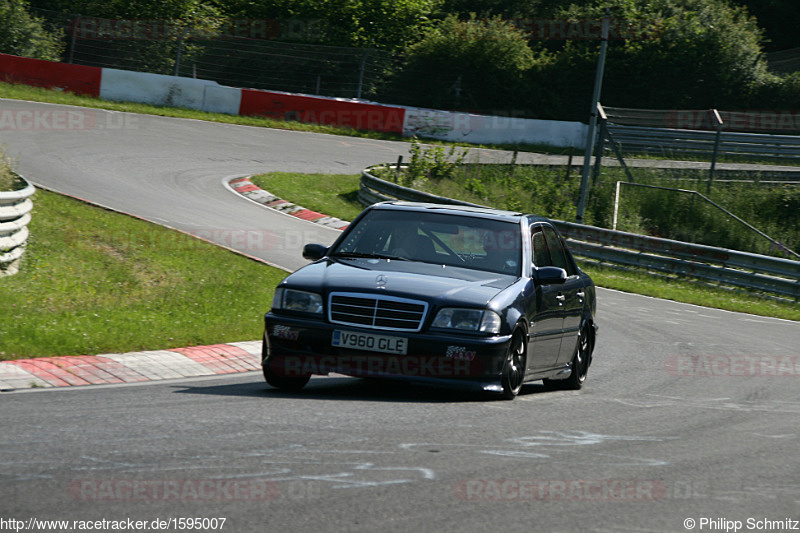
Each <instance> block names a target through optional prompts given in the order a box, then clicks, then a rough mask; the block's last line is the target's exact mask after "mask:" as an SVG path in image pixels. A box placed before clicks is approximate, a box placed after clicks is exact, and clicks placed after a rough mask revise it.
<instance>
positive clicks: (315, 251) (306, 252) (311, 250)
mask: <svg viewBox="0 0 800 533" xmlns="http://www.w3.org/2000/svg"><path fill="white" fill-rule="evenodd" d="M327 253H328V247H327V246H322V245H321V244H306V245H305V246H303V258H305V259H308V260H309V261H316V260H317V259H322V258H323V257H325V255H326V254H327Z"/></svg>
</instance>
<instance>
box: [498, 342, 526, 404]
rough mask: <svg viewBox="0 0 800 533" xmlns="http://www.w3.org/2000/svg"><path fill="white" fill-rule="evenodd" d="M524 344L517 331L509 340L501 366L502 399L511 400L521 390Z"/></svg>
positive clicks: (523, 369)
mask: <svg viewBox="0 0 800 533" xmlns="http://www.w3.org/2000/svg"><path fill="white" fill-rule="evenodd" d="M525 362H526V353H525V342H524V339H523V335H522V332H520V331H519V330H517V331H516V332H514V335H513V337H512V338H511V345H510V346H509V347H508V353H507V354H506V360H505V363H504V364H503V374H502V377H501V382H502V384H503V399H504V400H513V399H514V398H516V397H517V394H519V391H520V390H521V389H522V383H523V382H524V381H525Z"/></svg>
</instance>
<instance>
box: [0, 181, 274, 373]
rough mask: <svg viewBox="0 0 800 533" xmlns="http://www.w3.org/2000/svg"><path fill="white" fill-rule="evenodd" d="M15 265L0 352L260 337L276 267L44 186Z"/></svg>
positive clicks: (7, 284)
mask: <svg viewBox="0 0 800 533" xmlns="http://www.w3.org/2000/svg"><path fill="white" fill-rule="evenodd" d="M30 231H31V236H30V238H29V243H28V248H27V250H26V251H25V255H24V256H23V258H22V263H21V266H20V271H19V273H17V274H16V275H14V276H10V277H6V278H0V301H2V305H0V360H2V359H17V358H23V357H39V356H56V355H77V354H88V355H95V354H101V353H112V352H126V351H135V350H155V349H165V348H173V347H179V346H191V345H206V344H216V343H224V342H235V341H243V340H255V339H259V338H260V337H261V333H262V329H263V321H262V317H263V314H264V312H266V311H267V310H268V309H269V307H270V303H271V300H272V293H273V289H274V287H275V286H276V285H277V283H278V282H279V281H280V280H281V279H282V278H283V277H284V276H285V275H286V273H285V272H283V271H281V270H278V269H275V268H272V267H269V266H267V265H264V264H262V263H259V262H257V261H254V260H251V259H248V258H246V257H243V256H240V255H237V254H235V253H233V252H230V251H227V250H225V249H222V248H219V247H217V246H214V245H212V244H209V243H206V242H204V241H201V240H199V239H195V238H194V237H191V236H189V235H186V234H183V233H180V232H177V231H173V230H170V229H166V228H163V227H161V226H158V225H155V224H151V223H149V222H145V221H142V220H139V219H136V218H132V217H129V216H126V215H122V214H118V213H114V212H110V211H106V210H104V209H101V208H98V207H94V206H91V205H88V204H85V203H83V202H81V201H78V200H75V199H72V198H68V197H64V196H60V195H57V194H54V193H49V192H46V191H41V190H40V191H38V192H37V193H36V194H35V196H34V213H33V219H32V221H31V224H30Z"/></svg>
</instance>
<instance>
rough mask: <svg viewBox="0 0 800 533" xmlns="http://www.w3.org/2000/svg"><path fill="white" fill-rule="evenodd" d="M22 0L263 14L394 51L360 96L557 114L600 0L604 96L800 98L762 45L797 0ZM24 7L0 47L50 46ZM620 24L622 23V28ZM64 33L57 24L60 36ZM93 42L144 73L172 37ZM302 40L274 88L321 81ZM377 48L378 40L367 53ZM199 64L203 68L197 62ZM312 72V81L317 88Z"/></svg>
mask: <svg viewBox="0 0 800 533" xmlns="http://www.w3.org/2000/svg"><path fill="white" fill-rule="evenodd" d="M30 2H31V6H32V7H33V8H36V9H42V10H48V11H46V12H47V13H54V12H56V13H61V14H65V16H66V14H75V13H80V14H82V15H87V16H94V17H106V18H111V19H121V18H124V19H138V20H142V19H169V20H174V21H177V23H178V24H179V25H180V27H182V28H183V27H197V26H200V27H206V28H215V27H222V26H224V25H225V24H229V23H231V21H247V20H261V21H263V20H265V19H267V20H274V21H276V24H278V25H279V26H280V27H281V29H280V31H278V32H277V33H276V34H275V36H274V40H275V41H286V42H292V43H301V44H315V45H320V44H322V45H328V46H339V47H355V48H362V49H379V50H381V51H382V52H384V53H391V54H393V56H394V58H395V61H394V63H391V62H389V61H385V60H381V61H379V62H378V63H376V66H374V67H372V68H373V69H378V70H377V71H376V72H377V74H376V76H377V79H379V80H382V83H377V82H370V84H369V86H368V87H365V88H364V91H365V92H364V93H363V94H362V93H359V94H360V95H362V96H366V97H369V98H372V99H376V100H380V101H385V102H391V103H397V104H406V105H417V106H424V107H435V108H445V109H460V110H468V111H479V112H491V113H494V114H512V115H514V116H524V117H534V118H547V119H562V120H563V119H568V120H586V118H587V116H588V103H589V99H590V98H589V97H590V92H591V88H592V82H593V79H594V72H595V64H596V60H597V53H598V48H599V45H598V40H597V39H596V38H595V36H592V35H584V34H582V33H581V32H582V31H583V29H585V28H586V27H588V26H589V25H592V24H594V25H595V26H597V21H598V20H599V19H600V18H601V17H602V16H603V11H604V8H606V7H610V8H611V17H612V19H613V20H614V29H615V32H616V33H614V35H612V39H611V40H610V42H609V47H608V54H609V55H608V61H607V63H606V65H607V66H606V74H605V79H604V86H603V93H602V98H601V100H602V102H603V103H605V104H606V105H612V106H619V107H640V108H660V109H680V108H684V109H686V108H689V109H705V108H709V107H717V108H720V109H744V108H757V109H775V108H787V109H794V108H796V107H797V104H796V102H797V101H800V78H799V77H798V76H800V74H794V75H787V76H782V77H781V76H778V75H775V74H772V73H770V72H769V71H768V70H767V65H766V62H765V59H764V52H765V50H777V49H780V48H781V47H792V46H800V36H799V35H798V33H797V32H796V28H795V26H796V21H797V19H798V17H800V2H797V1H796V0H263V1H259V2H254V1H252V0H159V1H156V0H136V1H128V0H110V1H106V0H102V1H101V0H30ZM26 6H27V4H26V3H25V1H24V0H0V23H1V24H0V52H7V53H15V54H20V55H30V56H35V57H51V58H52V57H53V56H56V55H57V54H58V46H59V44H58V42H57V41H58V37H57V36H56V35H54V34H53V33H52V32H49V31H48V30H47V29H46V28H45V27H43V26H42V25H41V23H40V22H39V20H38V18H36V17H31V16H30V15H28V14H27V13H28V12H27V10H26ZM36 13H39V11H36ZM287 21H293V22H294V23H296V25H297V26H298V27H300V28H302V31H284V30H285V28H288V27H290V26H291V23H289V22H287ZM548 21H551V22H553V23H554V24H556V25H558V24H561V25H566V26H568V27H573V26H574V27H575V28H578V30H579V31H578V32H577V33H578V38H577V39H575V38H574V37H575V35H573V34H574V33H575V32H572V33H571V34H570V35H569V36H565V35H564V33H563V32H561V33H559V32H555V33H553V32H550V33H548V32H541V31H538V32H537V31H535V30H532V28H535V27H536V25H537V24H545V25H546V24H548V23H549V22H548ZM631 26H632V27H634V30H635V31H634V32H633V33H624V32H622V33H620V30H624V29H625V28H626V27H631ZM581 28H583V29H581ZM68 44H69V43H68V38H67V36H66V35H63V31H62V40H61V46H62V47H65V46H67V45H68ZM206 44H208V43H204V42H203V41H202V40H200V39H191V38H189V39H187V42H185V43H183V44H182V46H183V53H184V56H183V57H184V59H185V62H186V63H187V64H188V63H189V60H190V59H191V60H192V61H194V60H195V59H198V58H201V57H203V54H204V53H206V49H205V48H204V46H205V45H206ZM100 45H102V47H104V49H105V53H107V54H111V55H113V56H114V57H115V58H116V59H117V60H118V61H122V62H123V63H122V64H119V65H117V66H119V68H126V65H127V64H126V63H124V61H125V60H130V61H133V60H134V59H137V60H140V61H139V62H140V63H141V64H142V65H144V66H139V67H138V68H139V69H140V70H141V69H143V68H148V69H151V70H152V71H154V72H171V69H172V66H173V65H174V63H175V62H176V55H177V54H176V50H177V48H178V47H177V44H176V42H175V40H174V39H173V40H172V41H170V40H169V39H166V40H165V39H161V40H155V41H153V42H141V41H139V42H127V43H126V42H110V41H107V42H104V43H100ZM100 45H98V46H100ZM221 46H222V48H221V50H222V51H221V52H220V51H217V52H216V55H214V57H213V61H214V62H215V63H217V64H223V65H224V64H227V70H226V71H225V72H224V74H219V73H218V74H217V77H219V78H220V79H219V80H218V81H220V82H221V83H231V84H233V83H235V82H238V81H239V78H238V77H237V76H236V75H235V74H236V73H235V72H233V71H234V70H235V71H237V72H238V71H243V70H247V68H250V69H252V70H253V71H254V72H258V71H259V70H260V71H262V72H267V71H269V72H275V71H276V69H277V70H281V68H280V65H276V64H275V61H276V60H275V59H274V57H280V55H279V54H278V55H277V56H274V55H272V56H270V57H267V55H266V54H264V53H262V52H261V51H259V50H253V51H251V50H250V49H247V50H245V48H246V47H244V46H243V43H242V42H241V41H240V42H233V41H231V42H230V43H223V44H222V45H221ZM287 53H288V52H287ZM303 53H308V54H310V56H309V61H311V60H313V61H317V57H316V56H315V54H314V53H312V52H305V51H304V50H303V49H297V50H293V51H292V52H291V54H292V57H291V59H290V60H289V61H288V63H289V64H287V65H286V66H285V67H286V69H289V70H291V69H295V70H296V69H297V68H305V70H306V71H307V72H308V73H309V76H308V77H309V79H310V81H308V82H303V84H301V86H299V87H295V86H292V85H290V84H287V85H286V86H285V87H274V88H276V89H283V90H289V91H303V92H305V91H313V89H310V88H309V86H313V85H314V84H315V83H316V86H317V88H319V85H320V82H319V80H320V77H319V75H318V74H317V73H316V71H318V70H319V67H318V66H317V63H313V64H312V63H308V65H305V66H304V62H303V61H302V60H301V59H298V58H299V57H301V56H302V54H303ZM259 54H261V56H260V55H259ZM312 56H313V57H312ZM320 56H321V54H320ZM224 57H228V58H229V59H228V60H225V59H224ZM260 57H262V59H259V58H260ZM287 57H288V56H287ZM365 57H366V56H365ZM375 57H377V53H375V54H373V55H372V59H371V60H374V58H375ZM381 57H383V56H381ZM326 60H327V61H329V62H331V63H333V62H334V61H332V60H329V59H326ZM209 61H211V60H209ZM357 61H358V60H357ZM115 64H116V63H115ZM335 68H338V69H339V70H342V69H345V70H355V71H356V72H357V71H358V69H359V67H358V63H356V64H355V66H353V65H352V63H341V65H340V66H338V67H335ZM362 68H363V67H362ZM312 71H314V72H312ZM312 74H313V75H312ZM184 75H192V74H191V73H185V74H184ZM198 75H199V76H201V77H202V76H204V75H205V76H207V77H210V78H211V79H215V78H214V77H213V75H211V74H206V73H205V72H203V71H199V72H198ZM342 75H343V76H344V75H345V74H344V73H343V74H342ZM322 77H323V78H324V75H323V76H322ZM322 81H323V87H322V89H323V93H322V94H327V93H325V92H324V82H325V80H324V79H323V80H322ZM249 86H256V85H249Z"/></svg>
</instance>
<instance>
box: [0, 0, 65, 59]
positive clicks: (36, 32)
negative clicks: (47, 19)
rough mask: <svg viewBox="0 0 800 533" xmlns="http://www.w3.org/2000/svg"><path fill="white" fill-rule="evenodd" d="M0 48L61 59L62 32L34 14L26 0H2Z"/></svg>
mask: <svg viewBox="0 0 800 533" xmlns="http://www.w3.org/2000/svg"><path fill="white" fill-rule="evenodd" d="M0 52H1V53H4V54H13V55H18V56H24V57H33V58H36V59H48V60H51V61H58V59H59V56H60V53H61V44H60V35H59V34H58V32H53V31H49V30H47V29H46V28H45V26H44V22H43V21H42V20H41V19H39V18H36V17H34V16H31V14H30V13H29V12H28V3H27V2H25V1H24V0H0Z"/></svg>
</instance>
